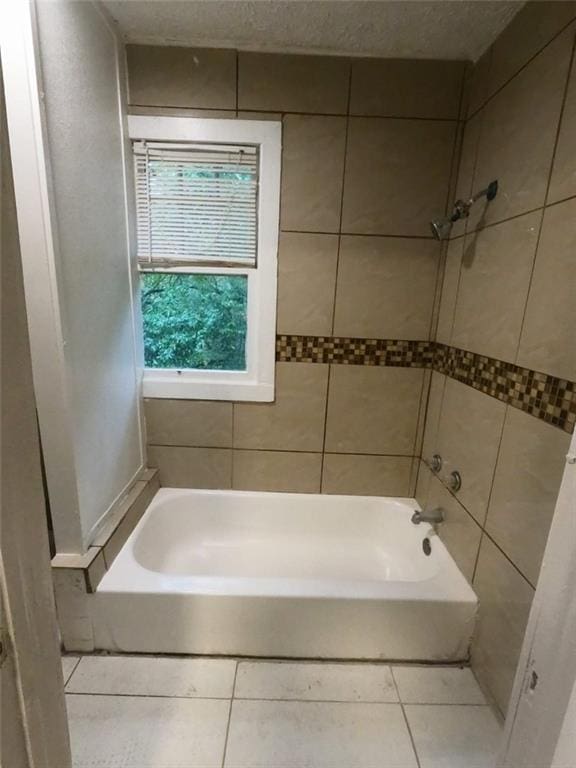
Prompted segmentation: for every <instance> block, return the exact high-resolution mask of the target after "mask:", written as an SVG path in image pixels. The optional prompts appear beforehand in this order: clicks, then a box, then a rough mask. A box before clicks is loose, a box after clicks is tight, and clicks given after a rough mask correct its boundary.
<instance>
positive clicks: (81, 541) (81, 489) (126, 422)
mask: <svg viewBox="0 0 576 768" xmlns="http://www.w3.org/2000/svg"><path fill="white" fill-rule="evenodd" d="M16 5H17V6H20V9H22V7H24V8H25V10H19V11H18V12H17V13H18V17H16V12H15V11H14V8H13V9H12V13H11V14H10V15H7V18H6V21H7V23H8V24H9V26H10V27H11V28H10V29H5V30H4V33H5V34H4V35H3V41H2V42H3V44H4V43H6V46H7V48H8V50H9V54H10V57H9V58H10V66H8V67H6V68H5V69H6V71H5V73H4V74H5V79H6V94H7V107H8V121H9V128H10V141H11V144H12V153H13V164H14V177H15V187H16V199H17V205H18V221H19V226H20V236H21V249H22V258H23V263H24V277H25V288H26V303H27V312H28V317H29V325H30V334H31V346H32V360H33V366H34V384H35V390H36V397H37V404H38V417H39V422H40V429H41V434H42V442H43V449H44V454H45V463H46V471H47V480H48V491H49V496H50V503H51V511H52V516H53V521H54V533H55V540H56V547H57V550H58V551H59V552H76V553H78V552H82V551H84V550H85V549H86V547H87V546H88V545H89V544H90V542H91V541H92V540H93V538H94V535H95V534H96V532H97V530H98V528H99V526H100V525H101V523H102V522H103V520H104V518H105V516H106V514H107V512H108V511H109V509H110V507H111V506H112V505H113V503H114V501H115V500H116V499H117V498H118V497H120V496H122V495H123V494H124V492H125V491H126V489H127V487H128V486H129V485H130V484H131V482H132V481H133V479H134V477H135V475H136V474H137V473H138V472H139V471H140V469H141V468H142V466H143V463H144V456H143V440H142V434H141V433H142V429H141V417H140V403H139V401H140V376H141V371H140V368H141V361H140V353H139V352H138V342H137V335H136V333H135V325H134V310H133V306H132V301H131V298H132V292H133V290H134V275H135V272H134V270H135V258H134V257H133V254H131V253H130V251H131V250H132V249H131V245H130V238H129V236H128V232H129V227H128V225H127V207H128V203H127V200H128V198H127V192H126V187H127V179H128V169H127V165H126V160H127V155H126V151H125V150H126V141H127V133H126V132H125V130H124V129H125V123H126V115H125V106H124V104H125V99H124V97H123V91H124V74H123V73H124V69H123V68H124V60H123V56H124V54H123V49H122V46H121V45H120V44H119V42H118V40H117V37H116V34H115V30H114V28H113V27H112V26H111V24H110V22H109V20H108V18H107V17H106V16H105V15H104V14H103V12H102V11H101V9H100V7H99V6H98V5H97V4H96V3H93V2H71V1H70V0H54V1H52V2H38V3H36V5H35V6H34V5H33V6H31V9H32V11H33V12H34V10H35V12H36V22H37V25H36V26H35V25H34V23H32V22H33V20H31V18H30V10H29V7H28V6H27V4H26V3H21V4H16ZM32 16H33V14H32ZM34 33H36V34H37V41H36V44H34V42H33V36H34ZM28 36H29V37H30V40H28ZM18 38H21V39H20V40H19V41H18ZM39 83H41V85H40V88H41V92H42V93H41V95H40V93H39ZM23 96H25V97H27V99H26V98H23Z"/></svg>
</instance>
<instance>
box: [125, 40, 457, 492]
mask: <svg viewBox="0 0 576 768" xmlns="http://www.w3.org/2000/svg"><path fill="white" fill-rule="evenodd" d="M128 67H129V76H130V103H131V105H132V106H131V109H132V111H134V112H150V111H151V110H152V111H153V112H159V113H163V114H166V113H168V114H190V115H195V116H203V115H204V116H208V117H211V116H219V117H228V118H232V119H235V118H240V119H242V118H252V119H281V120H282V122H283V155H282V192H281V233H280V248H279V280H278V319H277V332H278V334H279V352H278V363H277V391H276V402H275V403H273V404H252V403H223V402H192V401H176V400H172V401H170V400H148V401H147V402H146V404H145V405H146V416H147V425H148V443H149V461H150V463H151V464H157V465H158V467H159V468H160V475H161V482H162V483H163V484H165V485H184V486H186V485H192V486H200V487H202V486H203V487H219V488H230V487H232V488H238V489H255V490H279V491H302V492H320V491H323V492H328V493H359V494H386V495H387V494H392V495H404V496H406V495H410V494H413V493H414V489H415V484H416V473H417V469H418V461H417V458H416V457H418V456H419V455H420V445H421V440H422V431H423V430H422V428H423V417H424V412H425V405H426V397H427V391H428V384H429V378H430V372H429V371H427V370H425V369H424V368H423V367H421V366H420V365H419V364H418V365H415V366H414V367H411V368H408V367H405V361H406V359H407V357H406V349H407V348H410V350H411V352H410V354H412V355H413V356H414V359H416V358H418V356H419V355H420V352H419V351H418V350H419V349H425V348H427V346H428V344H429V342H430V340H431V338H432V323H433V309H434V299H435V293H436V290H437V283H438V277H439V265H440V260H441V247H440V244H439V243H437V242H436V241H434V240H433V239H432V238H431V236H430V231H429V224H428V222H429V220H430V219H431V218H432V217H433V216H434V215H437V213H438V212H442V211H444V209H445V206H446V201H447V199H448V194H449V184H450V178H451V175H452V176H455V173H454V172H455V169H456V160H455V152H456V136H457V132H458V127H459V125H460V123H459V118H460V102H461V96H462V88H463V83H464V74H465V69H466V65H465V63H464V62H426V61H425V62H417V61H381V60H365V59H355V60H350V59H347V58H333V57H316V56H293V55H289V56H288V55H270V54H259V53H258V54H256V53H244V52H235V51H213V50H191V49H185V48H151V47H146V46H142V47H141V46H128ZM392 148H393V149H394V152H393V153H392V152H391V149H392ZM294 334H295V335H298V336H299V337H302V336H309V337H334V336H337V337H339V338H353V339H358V338H376V339H402V340H404V341H403V342H402V347H401V348H400V349H397V350H395V349H394V345H391V346H389V348H388V349H387V351H386V359H387V361H388V363H390V365H387V366H384V367H371V368H369V367H367V366H354V367H352V366H344V365H340V364H339V362H340V360H339V359H337V357H338V356H339V355H340V352H338V351H335V353H334V355H335V356H333V357H332V358H331V357H330V355H326V357H325V359H324V361H323V362H318V360H314V361H313V362H310V363H302V362H301V363H299V364H298V365H294V364H292V362H285V361H283V351H282V343H283V342H282V339H283V338H286V339H288V338H290V339H293V335H294ZM422 342H424V343H423V344H422ZM354 345H356V342H354ZM287 350H288V347H286V348H285V351H287ZM350 352H351V350H350V349H348V350H344V349H342V354H345V355H346V354H349V353H350ZM395 360H399V362H400V365H399V366H398V367H393V365H394V361H395Z"/></svg>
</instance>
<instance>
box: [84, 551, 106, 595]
mask: <svg viewBox="0 0 576 768" xmlns="http://www.w3.org/2000/svg"><path fill="white" fill-rule="evenodd" d="M105 573H106V561H105V560H104V553H103V552H102V550H100V551H99V553H98V554H97V555H96V557H95V558H94V560H93V561H92V562H91V563H90V565H89V566H88V573H87V583H88V589H89V591H90V592H91V593H93V592H96V587H97V586H98V584H100V582H101V581H102V579H103V578H104V574H105Z"/></svg>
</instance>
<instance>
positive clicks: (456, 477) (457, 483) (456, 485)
mask: <svg viewBox="0 0 576 768" xmlns="http://www.w3.org/2000/svg"><path fill="white" fill-rule="evenodd" d="M450 488H451V489H452V490H453V491H459V490H460V488H462V476H461V475H460V472H458V470H457V469H455V470H454V471H453V472H450Z"/></svg>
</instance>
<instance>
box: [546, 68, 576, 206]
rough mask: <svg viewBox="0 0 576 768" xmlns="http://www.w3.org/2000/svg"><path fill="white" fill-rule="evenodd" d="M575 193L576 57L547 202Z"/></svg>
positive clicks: (553, 201)
mask: <svg viewBox="0 0 576 768" xmlns="http://www.w3.org/2000/svg"><path fill="white" fill-rule="evenodd" d="M573 195H576V58H575V59H574V62H573V63H572V72H571V74H570V84H569V86H568V93H567V94H566V101H565V103H564V109H563V112H562V122H561V123H560V134H559V136H558V145H557V147H556V155H555V157H554V167H553V169H552V178H551V180H550V189H549V190H548V200H547V202H549V203H555V202H557V201H558V200H563V199H565V198H567V197H571V196H573Z"/></svg>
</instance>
